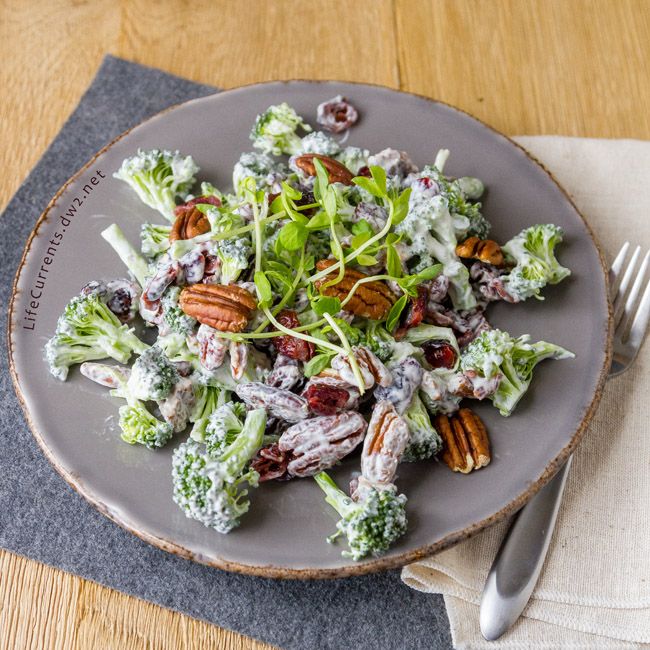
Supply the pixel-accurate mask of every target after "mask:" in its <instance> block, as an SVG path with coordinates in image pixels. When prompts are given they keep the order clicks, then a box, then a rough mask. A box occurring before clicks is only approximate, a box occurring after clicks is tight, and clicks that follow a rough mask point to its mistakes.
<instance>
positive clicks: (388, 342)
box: [364, 320, 396, 361]
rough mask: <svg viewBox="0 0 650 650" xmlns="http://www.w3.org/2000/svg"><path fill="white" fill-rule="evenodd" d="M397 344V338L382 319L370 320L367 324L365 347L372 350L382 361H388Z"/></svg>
mask: <svg viewBox="0 0 650 650" xmlns="http://www.w3.org/2000/svg"><path fill="white" fill-rule="evenodd" d="M395 344H396V341H395V339H394V338H393V337H392V336H391V334H390V333H389V332H388V330H387V329H386V328H385V327H384V326H383V324H382V323H381V322H380V321H374V320H369V321H368V322H367V325H366V340H365V342H364V345H365V347H367V348H368V349H369V350H371V351H372V352H373V353H374V354H375V355H376V356H377V358H378V359H379V360H380V361H388V360H389V359H390V358H391V356H392V354H393V348H394V346H395Z"/></svg>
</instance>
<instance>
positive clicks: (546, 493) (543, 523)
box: [479, 456, 573, 641]
mask: <svg viewBox="0 0 650 650" xmlns="http://www.w3.org/2000/svg"><path fill="white" fill-rule="evenodd" d="M572 459H573V456H570V457H569V460H568V461H567V462H566V464H565V465H564V467H562V468H561V469H560V471H559V472H558V473H557V474H556V475H555V476H554V477H553V478H552V479H551V480H550V481H549V482H548V483H547V484H546V485H545V486H544V487H543V488H542V489H541V490H540V491H539V492H538V493H537V494H536V495H535V496H534V497H533V498H532V499H531V500H530V501H529V502H528V503H527V504H526V505H525V506H524V507H523V508H522V509H521V510H520V511H519V513H518V514H517V515H516V516H515V519H514V521H513V522H512V524H511V526H510V529H509V530H508V532H507V533H506V536H505V538H504V540H503V542H501V547H500V548H499V552H498V553H497V556H496V558H495V559H494V563H493V564H492V568H491V569H490V573H489V574H488V577H487V580H486V582H485V587H484V588H483V596H482V598H481V613H480V618H479V622H480V626H481V633H482V634H483V636H484V637H485V638H486V639H487V640H488V641H494V640H495V639H498V638H499V637H500V636H501V635H502V634H504V632H506V631H507V630H509V629H510V627H511V626H512V624H513V623H514V622H515V621H516V620H517V619H518V618H519V616H520V615H521V613H522V612H523V610H524V607H526V604H527V603H528V601H529V599H530V596H531V594H532V593H533V589H534V588H535V585H536V584H537V580H538V578H539V574H540V573H541V571H542V567H543V566H544V560H545V559H546V553H547V552H548V547H549V544H550V542H551V537H552V536H553V529H554V528H555V521H556V520H557V513H558V511H559V509H560V503H561V501H562V494H563V493H564V486H565V484H566V478H567V476H568V474H569V468H570V466H571V461H572Z"/></svg>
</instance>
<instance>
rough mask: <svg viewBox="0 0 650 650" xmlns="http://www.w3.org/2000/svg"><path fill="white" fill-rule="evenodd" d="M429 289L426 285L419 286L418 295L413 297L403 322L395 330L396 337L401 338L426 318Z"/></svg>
mask: <svg viewBox="0 0 650 650" xmlns="http://www.w3.org/2000/svg"><path fill="white" fill-rule="evenodd" d="M426 299H427V290H426V289H425V288H424V287H418V297H417V298H411V303H410V305H409V308H408V311H407V312H406V313H405V315H403V316H402V323H401V325H400V326H399V328H398V329H397V331H396V332H395V338H396V339H397V340H399V339H401V338H402V337H403V336H404V335H405V334H406V332H407V331H408V330H410V329H411V327H417V326H418V325H419V324H420V323H421V322H422V319H423V318H424V312H425V310H426Z"/></svg>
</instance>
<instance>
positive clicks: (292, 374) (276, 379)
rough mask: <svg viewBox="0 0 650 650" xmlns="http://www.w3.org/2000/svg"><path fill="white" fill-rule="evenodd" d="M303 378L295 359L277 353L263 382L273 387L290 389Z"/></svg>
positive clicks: (300, 368)
mask: <svg viewBox="0 0 650 650" xmlns="http://www.w3.org/2000/svg"><path fill="white" fill-rule="evenodd" d="M302 378H303V374H302V367H301V364H299V363H298V362H297V361H296V360H295V359H292V358H291V357H287V356H285V355H284V354H278V356H277V357H276V358H275V362H274V363H273V370H271V372H270V373H269V375H268V376H267V378H266V380H265V383H266V384H267V385H268V386H272V387H273V388H282V389H283V390H291V389H292V388H293V387H294V386H296V384H298V383H299V382H300V380H301V379H302Z"/></svg>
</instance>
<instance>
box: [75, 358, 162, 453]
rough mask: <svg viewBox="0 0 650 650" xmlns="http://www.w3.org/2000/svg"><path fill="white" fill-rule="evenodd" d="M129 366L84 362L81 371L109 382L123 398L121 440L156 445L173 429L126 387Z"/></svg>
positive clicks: (99, 381)
mask: <svg viewBox="0 0 650 650" xmlns="http://www.w3.org/2000/svg"><path fill="white" fill-rule="evenodd" d="M129 373H130V371H129V369H128V368H126V367H124V366H109V365H106V364H103V363H84V364H83V365H82V366H81V374H82V375H84V376H85V377H88V378H89V379H92V380H93V381H95V382H97V383H98V384H101V385H102V386H110V387H112V388H113V390H111V395H112V396H113V397H120V398H122V399H125V400H126V402H127V403H126V404H125V405H124V406H122V407H120V410H119V413H120V420H119V424H120V429H122V436H121V438H122V440H124V441H125V442H128V443H129V444H130V445H135V444H140V445H144V446H145V447H148V448H149V449H155V448H158V447H162V446H164V445H165V444H166V443H167V442H169V440H171V438H172V435H173V434H174V429H173V427H172V425H171V424H169V423H168V422H161V421H160V420H158V419H157V418H156V417H154V415H153V414H152V413H150V412H149V410H148V409H147V407H146V406H145V405H144V404H143V403H142V402H141V401H140V400H139V399H138V398H137V397H135V395H133V393H132V392H131V391H130V389H129V385H128V378H129Z"/></svg>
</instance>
